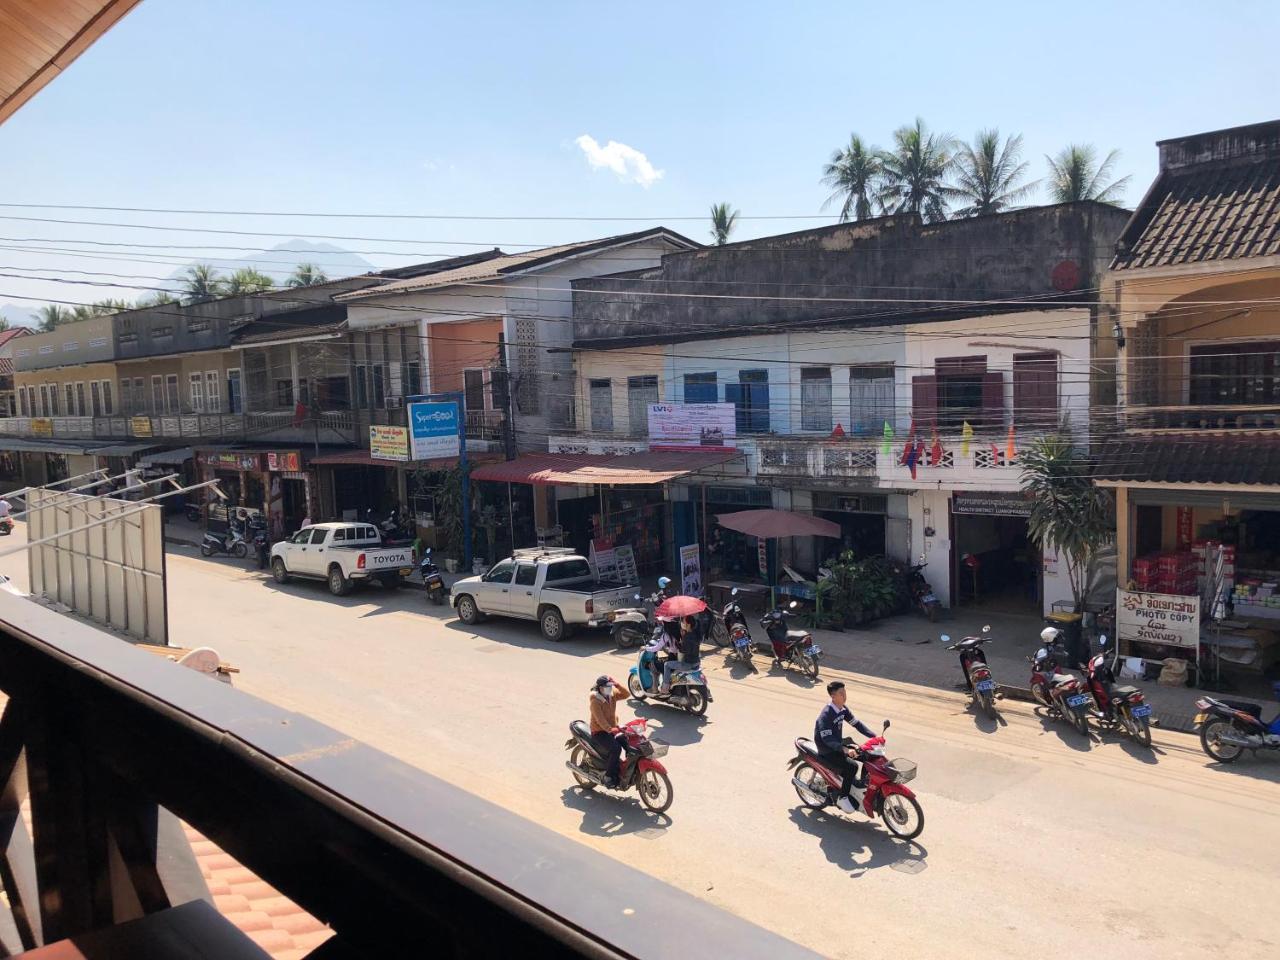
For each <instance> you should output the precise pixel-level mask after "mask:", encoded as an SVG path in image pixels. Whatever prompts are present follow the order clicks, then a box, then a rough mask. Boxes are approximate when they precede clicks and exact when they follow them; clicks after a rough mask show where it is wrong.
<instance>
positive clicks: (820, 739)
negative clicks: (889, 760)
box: [813, 680, 875, 813]
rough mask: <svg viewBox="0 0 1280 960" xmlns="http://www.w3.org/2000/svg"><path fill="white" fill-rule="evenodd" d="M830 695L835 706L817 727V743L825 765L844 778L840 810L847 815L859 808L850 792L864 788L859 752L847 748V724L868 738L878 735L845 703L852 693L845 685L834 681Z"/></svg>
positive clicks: (824, 710)
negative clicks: (845, 736)
mask: <svg viewBox="0 0 1280 960" xmlns="http://www.w3.org/2000/svg"><path fill="white" fill-rule="evenodd" d="M827 693H828V695H830V697H831V702H830V703H828V704H827V705H826V706H825V707H823V708H822V712H821V713H820V714H818V721H817V723H815V724H814V725H813V742H814V743H815V744H817V747H818V752H819V753H821V755H822V760H823V762H824V763H826V764H827V765H828V766H829V767H831V769H833V770H839V771H840V772H841V773H842V774H843V775H844V779H843V781H842V782H841V784H840V796H839V797H838V798H837V799H836V806H837V807H839V808H840V809H841V810H843V811H844V812H845V813H853V812H854V810H855V809H856V806H855V804H854V803H853V801H852V800H850V799H849V791H850V789H852V788H853V787H854V786H855V785H856V786H858V787H861V786H863V783H862V781H861V780H860V779H859V778H858V761H857V759H856V757H857V752H856V751H855V750H854V749H853V748H852V747H846V746H845V745H844V724H845V721H846V720H847V721H848V722H849V723H851V724H852V725H853V726H854V728H855V729H856V730H857V731H858V732H859V733H861V734H863V735H865V736H866V737H867V738H871V737H874V736H875V734H874V733H872V732H871V729H870V728H869V727H867V726H866V725H865V724H864V723H862V721H860V720H858V718H857V717H855V716H854V715H853V714H852V713H850V712H849V708H848V707H847V706H845V702H846V701H847V700H848V699H849V692H848V691H847V690H845V688H844V684H843V683H841V682H840V681H839V680H832V681H831V682H830V683H828V684H827Z"/></svg>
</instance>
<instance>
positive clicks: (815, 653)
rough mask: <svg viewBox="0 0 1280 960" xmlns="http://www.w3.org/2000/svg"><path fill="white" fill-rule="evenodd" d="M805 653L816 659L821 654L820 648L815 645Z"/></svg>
mask: <svg viewBox="0 0 1280 960" xmlns="http://www.w3.org/2000/svg"><path fill="white" fill-rule="evenodd" d="M805 653H807V654H809V656H811V657H816V656H818V655H819V654H821V653H822V648H821V647H820V646H818V645H817V644H816V643H815V644H814V645H813V646H812V647H810V648H809V649H808V650H806V651H805Z"/></svg>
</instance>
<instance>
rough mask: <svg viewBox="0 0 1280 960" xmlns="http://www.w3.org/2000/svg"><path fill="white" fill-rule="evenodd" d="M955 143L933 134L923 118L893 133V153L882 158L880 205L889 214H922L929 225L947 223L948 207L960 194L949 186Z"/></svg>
mask: <svg viewBox="0 0 1280 960" xmlns="http://www.w3.org/2000/svg"><path fill="white" fill-rule="evenodd" d="M954 149H955V140H954V138H952V137H951V136H950V134H946V133H931V132H930V131H929V128H928V127H926V126H925V123H924V121H923V120H922V119H920V118H919V117H917V118H916V122H915V123H914V124H912V125H911V126H909V127H900V128H899V129H897V130H895V131H894V133H893V149H892V150H889V151H886V152H885V153H882V154H881V155H880V163H881V166H882V168H883V170H884V183H883V187H882V189H881V192H880V193H881V196H880V202H881V204H882V205H883V206H884V208H885V210H886V212H888V213H918V214H920V216H921V217H923V218H924V220H925V222H927V223H937V222H938V221H939V220H945V219H947V203H948V201H950V200H952V199H953V198H956V197H959V196H960V191H959V190H957V189H956V188H954V187H952V186H949V185H948V184H947V182H946V181H947V175H948V174H949V173H950V172H951V164H952V151H953V150H954Z"/></svg>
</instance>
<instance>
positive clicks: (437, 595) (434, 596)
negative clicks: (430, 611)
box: [431, 590, 444, 607]
mask: <svg viewBox="0 0 1280 960" xmlns="http://www.w3.org/2000/svg"><path fill="white" fill-rule="evenodd" d="M431 602H432V603H434V604H435V605H436V606H437V607H443V606H444V591H443V590H432V591H431Z"/></svg>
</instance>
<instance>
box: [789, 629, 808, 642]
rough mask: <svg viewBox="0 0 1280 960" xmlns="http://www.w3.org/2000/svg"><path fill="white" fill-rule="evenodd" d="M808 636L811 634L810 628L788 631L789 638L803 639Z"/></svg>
mask: <svg viewBox="0 0 1280 960" xmlns="http://www.w3.org/2000/svg"><path fill="white" fill-rule="evenodd" d="M807 636H809V631H808V630H788V631H787V639H788V640H803V639H804V638H805V637H807Z"/></svg>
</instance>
